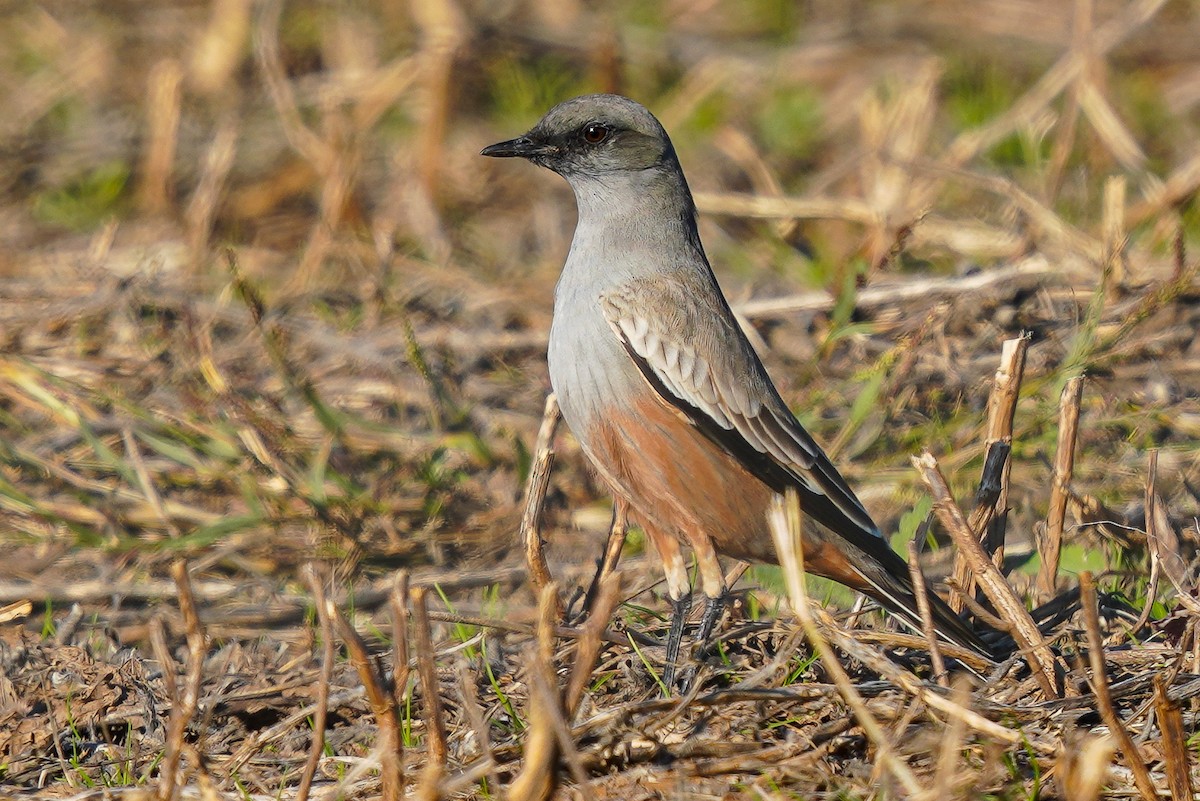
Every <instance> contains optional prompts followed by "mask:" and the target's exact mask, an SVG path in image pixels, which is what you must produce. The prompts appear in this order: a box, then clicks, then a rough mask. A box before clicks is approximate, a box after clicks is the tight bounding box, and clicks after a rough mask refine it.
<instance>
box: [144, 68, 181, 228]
mask: <svg viewBox="0 0 1200 801" xmlns="http://www.w3.org/2000/svg"><path fill="white" fill-rule="evenodd" d="M147 82H148V84H149V86H147V90H148V92H147V101H146V115H147V117H148V119H147V120H146V123H147V127H148V128H149V137H148V138H149V142H148V143H147V145H146V148H145V150H144V151H143V152H144V156H143V159H142V183H141V186H140V187H139V188H138V204H139V205H140V206H141V207H142V210H143V211H145V212H147V213H149V214H164V213H166V212H167V211H168V210H169V208H170V203H171V167H172V165H173V164H174V163H175V147H176V142H177V139H178V135H179V107H180V101H181V97H182V92H181V91H180V86H181V84H182V83H183V67H182V66H180V64H179V62H178V61H176V60H175V59H173V58H165V59H163V60H162V61H160V62H158V63H157V64H155V65H154V67H152V68H151V70H150V76H149V78H148V79H147Z"/></svg>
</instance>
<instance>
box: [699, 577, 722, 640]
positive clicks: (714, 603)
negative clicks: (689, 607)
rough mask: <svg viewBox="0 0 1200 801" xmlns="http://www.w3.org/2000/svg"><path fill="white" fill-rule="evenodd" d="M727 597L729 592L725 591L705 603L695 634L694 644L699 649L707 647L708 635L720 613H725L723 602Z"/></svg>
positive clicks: (719, 617)
mask: <svg viewBox="0 0 1200 801" xmlns="http://www.w3.org/2000/svg"><path fill="white" fill-rule="evenodd" d="M728 597H729V591H728V590H726V591H725V592H723V593H721V594H720V595H719V596H717V597H716V598H709V599H708V600H707V601H705V603H704V617H702V618H700V630H699V631H697V632H696V644H697V645H699V646H700V647H701V648H704V646H706V645H708V638H709V635H711V634H712V630H713V627H714V626H715V625H717V621H718V620H720V619H721V613H722V612H724V611H725V601H726V600H727V599H728Z"/></svg>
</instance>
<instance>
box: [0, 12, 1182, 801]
mask: <svg viewBox="0 0 1200 801" xmlns="http://www.w3.org/2000/svg"><path fill="white" fill-rule="evenodd" d="M827 6H828V7H827ZM1198 28H1200V16H1197V13H1196V11H1195V9H1193V8H1192V7H1190V6H1187V5H1185V4H1172V3H1166V2H1163V1H1162V0H1132V2H1126V3H1116V2H1112V3H1109V2H1100V1H1099V0H1078V2H1075V3H1074V4H1060V5H1059V6H1053V7H1049V8H1048V7H1047V4H1043V3H1032V2H1030V3H1025V2H983V3H965V2H936V3H925V4H921V5H920V6H919V9H914V8H909V7H906V6H903V5H901V4H892V3H877V4H870V5H869V6H866V7H859V6H857V5H854V4H850V5H847V6H846V7H845V8H843V7H841V6H840V5H838V4H833V5H828V4H816V5H815V6H812V7H811V8H809V7H805V8H804V9H801V8H799V7H796V6H794V5H793V4H791V3H784V2H770V1H768V2H760V1H758V0H755V2H751V1H750V0H741V1H740V2H735V1H734V0H730V1H729V2H716V3H708V4H701V5H700V6H699V7H693V4H681V5H680V4H670V3H668V4H664V5H663V6H662V7H659V8H657V9H654V10H652V11H651V10H647V9H642V10H640V11H635V10H634V9H633V8H629V9H618V8H613V9H605V10H593V9H589V8H585V7H583V6H580V5H576V4H554V3H543V2H518V3H509V4H493V3H475V4H471V3H465V2H463V3H454V2H450V0H437V1H436V2H422V3H414V4H411V6H410V7H408V8H399V9H398V8H395V7H393V6H392V5H390V4H378V5H377V6H376V5H375V4H360V5H358V6H355V7H353V8H350V7H345V8H338V7H335V6H328V5H325V6H320V5H308V4H299V3H288V4H283V3H280V2H268V3H265V4H262V5H253V4H251V3H249V2H248V0H217V2H214V3H212V4H209V5H202V4H155V3H148V4H135V5H133V6H126V5H121V4H114V5H112V6H111V7H108V6H106V7H105V8H103V9H100V8H96V9H91V10H88V11H83V10H81V9H79V8H76V7H74V6H71V7H60V6H59V5H58V4H54V3H51V4H44V5H42V6H37V7H30V8H26V9H21V10H17V11H14V12H12V13H11V14H10V15H9V19H8V21H7V23H6V25H5V26H4V29H3V30H0V42H2V43H0V86H2V87H3V91H4V92H5V94H6V95H7V96H8V97H9V98H10V101H11V102H10V103H8V104H7V106H6V114H5V118H4V119H3V120H0V175H3V176H4V177H3V179H0V180H2V181H3V183H2V184H0V238H2V241H3V243H4V245H3V247H0V275H2V276H3V278H2V282H0V300H2V302H0V543H3V546H4V547H5V549H6V550H7V551H8V558H7V559H6V560H5V561H4V563H3V566H2V567H0V664H2V665H3V671H2V673H0V785H3V787H4V790H5V791H6V792H10V793H12V794H14V795H30V796H40V797H71V798H86V797H110V796H135V797H143V796H146V797H149V796H151V795H153V796H155V797H157V798H160V799H164V801H169V799H172V798H264V799H265V798H306V797H307V798H312V797H320V798H336V797H383V798H389V799H391V798H401V797H419V798H448V797H473V798H507V799H530V798H543V797H547V796H548V795H551V794H558V795H560V796H564V797H571V798H575V797H579V798H607V797H621V798H624V799H626V800H627V801H629V800H630V799H638V798H653V797H693V796H696V797H721V798H723V797H734V796H746V797H753V798H760V797H761V798H786V797H796V798H813V797H830V798H833V797H839V798H867V797H874V798H893V797H895V798H900V797H905V798H928V799H941V798H980V797H991V798H999V799H1009V798H1012V799H1015V798H1062V799H1068V800H1069V801H1076V800H1077V799H1078V800H1079V801H1082V800H1083V799H1095V798H1098V797H1101V796H1104V797H1137V798H1143V799H1149V798H1154V797H1171V798H1175V799H1182V798H1191V797H1193V795H1194V792H1195V790H1194V789H1193V788H1194V786H1195V782H1196V779H1197V775H1196V774H1197V770H1196V767H1195V762H1196V754H1195V743H1194V740H1195V737H1194V732H1195V730H1196V728H1197V719H1196V715H1197V708H1198V707H1197V700H1196V699H1197V697H1198V696H1200V637H1197V636H1196V621H1197V620H1198V619H1200V614H1198V613H1200V606H1198V603H1200V602H1198V600H1197V594H1196V590H1195V587H1196V584H1195V571H1194V557H1195V554H1196V548H1197V543H1198V541H1200V540H1198V538H1200V534H1198V532H1197V524H1196V515H1197V510H1198V508H1200V497H1198V495H1197V490H1196V487H1197V486H1198V485H1200V460H1198V458H1197V454H1198V453H1200V411H1198V409H1200V405H1198V395H1197V387H1198V386H1200V337H1197V336H1196V330H1197V328H1198V327H1200V282H1198V281H1197V271H1198V267H1200V261H1198V260H1197V259H1196V257H1195V255H1194V254H1195V253H1196V252H1200V251H1198V248H1200V241H1198V240H1200V235H1198V229H1197V227H1196V220H1197V217H1196V207H1195V200H1194V195H1195V191H1196V188H1197V186H1200V168H1198V165H1200V150H1197V148H1196V144H1195V143H1196V142H1197V141H1198V137H1197V130H1196V125H1197V116H1196V115H1197V109H1198V108H1200V92H1198V91H1196V88H1195V87H1196V86H1197V85H1198V81H1200V44H1197V43H1198V42H1200V29H1198ZM781 32H785V33H783V34H781ZM606 89H617V90H621V91H625V92H627V93H630V94H633V95H636V96H638V97H639V99H641V100H643V101H645V102H646V103H647V104H648V105H649V106H651V107H652V108H653V109H654V110H655V111H656V112H658V113H659V114H660V116H661V118H662V119H663V121H664V123H665V124H666V126H667V128H668V129H669V130H670V131H672V133H673V135H674V138H675V142H676V146H677V148H678V149H679V151H680V155H681V160H682V162H683V165H684V167H685V169H686V170H687V172H688V175H689V178H690V179H691V182H692V185H693V188H694V189H695V190H696V195H697V201H698V204H699V206H700V208H701V213H702V226H703V230H702V233H703V235H704V237H705V241H706V243H707V245H708V247H709V251H710V256H711V257H712V260H713V262H714V264H716V265H717V268H718V272H719V273H720V274H721V278H722V281H723V283H724V284H725V286H726V289H727V291H728V292H729V294H730V296H731V299H732V300H733V302H734V305H735V307H736V309H737V311H738V312H739V314H740V315H741V316H742V319H743V321H744V323H745V324H746V325H747V326H748V327H749V330H750V333H751V336H752V337H753V338H754V339H755V341H756V344H757V345H758V346H760V348H761V350H762V352H763V354H764V358H765V359H766V361H767V363H768V367H769V368H770V369H771V371H772V373H773V375H774V376H776V378H777V380H778V382H779V384H780V387H781V389H782V390H783V391H784V395H785V397H786V398H788V399H789V401H791V402H793V403H794V405H795V406H796V408H797V410H798V413H799V414H800V415H801V419H802V421H803V422H804V423H805V425H806V426H808V427H809V429H810V430H812V431H813V432H814V434H815V435H816V436H817V438H818V439H819V440H820V441H822V442H823V443H826V444H827V445H828V446H829V450H830V453H831V455H833V456H834V458H835V460H836V461H837V462H838V464H839V466H840V467H841V468H842V469H843V470H844V472H845V474H846V475H847V477H848V479H849V480H850V481H851V483H852V484H853V485H854V486H855V487H856V488H857V489H859V491H860V494H861V495H862V496H863V498H864V500H865V501H866V502H867V504H868V506H870V507H871V509H872V512H873V513H875V515H876V517H877V519H879V521H880V522H881V523H882V524H883V525H884V527H885V529H887V530H890V531H895V532H897V540H896V544H897V546H898V547H900V548H904V547H908V548H909V551H910V554H911V555H912V562H913V565H914V570H916V571H918V574H919V573H920V571H922V570H923V571H924V577H925V580H927V581H929V582H931V583H933V584H934V585H935V586H938V587H948V588H949V598H950V600H951V602H952V603H954V604H956V606H957V608H965V609H967V610H968V611H969V612H971V613H972V614H974V615H975V616H976V618H977V619H979V620H980V621H982V625H983V626H985V627H990V628H993V629H996V630H997V632H998V633H997V635H996V637H997V642H998V643H1000V644H1007V645H1008V650H1010V651H1011V652H1012V656H1011V657H1010V658H1007V659H1005V660H1004V661H1003V662H1001V663H999V664H997V665H988V664H986V663H984V662H982V661H979V660H978V659H975V658H973V657H972V656H971V655H969V654H966V653H961V652H958V651H957V650H956V649H954V648H951V647H947V646H941V647H938V646H937V644H936V643H932V642H930V641H927V639H926V638H923V637H919V636H914V635H911V634H907V633H901V632H898V631H895V630H892V629H889V628H888V627H887V626H886V625H881V624H880V621H879V620H878V619H876V618H877V616H875V615H874V614H873V613H871V614H863V613H862V612H861V610H851V611H841V610H838V609H836V607H837V604H836V603H834V604H832V605H830V606H829V607H828V608H827V607H826V606H825V605H824V604H813V605H812V606H810V604H809V601H808V597H813V598H816V599H818V600H825V598H824V596H826V595H828V594H829V593H830V592H832V591H830V590H827V589H825V588H823V586H820V585H818V586H814V585H812V584H811V582H810V583H809V585H808V586H806V584H805V581H804V576H803V573H802V564H803V554H802V553H798V552H796V551H795V550H794V549H792V548H791V547H790V546H789V543H790V542H792V541H794V540H795V539H796V538H795V533H796V527H797V526H798V525H803V523H802V522H799V517H798V515H797V514H796V512H797V510H796V509H794V508H792V507H790V506H789V505H788V503H787V502H786V501H785V500H781V502H780V505H779V507H778V508H776V509H773V510H772V515H773V520H774V523H775V529H776V532H775V533H776V535H777V537H778V538H779V540H778V541H779V543H780V551H781V553H783V554H784V555H785V559H784V561H785V564H784V566H783V568H782V570H781V571H771V570H763V569H756V570H753V571H752V572H751V573H749V574H748V578H747V579H745V580H743V582H742V583H741V584H740V585H739V589H738V602H737V603H736V604H735V607H734V609H733V611H732V614H731V615H729V616H727V618H726V620H725V621H724V627H723V629H722V631H721V634H720V637H719V643H718V645H717V646H716V647H715V648H714V649H712V650H711V651H710V652H709V653H707V654H706V655H705V656H704V658H703V659H702V660H701V662H700V665H699V668H698V673H697V677H696V680H695V681H694V683H693V685H692V688H691V691H690V692H689V694H688V695H687V696H686V697H684V698H668V699H664V698H662V697H660V696H661V692H660V690H661V688H660V686H659V684H658V681H659V679H658V673H659V671H660V669H661V664H662V656H663V655H662V646H661V640H662V637H663V636H664V633H665V624H664V622H663V620H662V617H661V615H662V614H663V613H664V611H665V609H666V604H665V603H663V602H662V601H661V599H660V598H659V596H658V594H657V590H658V588H657V586H656V584H655V582H656V581H657V580H658V570H657V569H656V568H655V566H654V559H653V557H652V555H647V554H644V553H643V552H642V547H643V546H642V543H641V541H640V539H639V538H638V537H637V536H636V532H635V534H634V536H632V537H631V538H630V540H629V542H628V543H626V544H625V548H624V550H625V555H624V558H623V560H622V564H621V570H620V573H619V574H617V575H616V576H613V577H610V578H608V579H606V580H604V581H602V582H600V583H598V584H596V585H595V587H594V589H593V592H592V593H590V597H589V598H588V605H589V607H590V608H591V609H592V610H593V614H592V615H591V616H590V617H589V618H587V619H581V618H580V617H579V615H578V611H579V609H580V607H581V605H582V601H583V599H582V597H581V596H582V595H583V591H584V589H585V588H586V587H587V586H588V584H589V582H590V581H591V579H592V574H593V571H594V567H595V562H596V560H597V559H599V558H600V557H601V554H602V541H603V539H604V535H605V533H606V532H607V531H608V529H609V518H608V510H607V507H606V506H605V505H604V503H603V501H602V499H600V495H599V493H598V490H597V487H596V484H595V482H594V481H593V480H592V478H591V477H590V475H589V474H588V472H587V470H586V469H585V467H584V465H583V463H582V459H581V457H580V454H579V453H578V450H577V448H576V446H575V445H574V444H573V441H572V440H571V439H570V437H569V435H567V434H566V433H565V432H562V431H559V432H558V434H557V436H555V433H554V428H553V416H552V415H549V414H548V415H547V416H546V417H545V419H543V414H542V410H543V407H544V401H545V392H546V384H545V378H544V363H543V358H544V357H543V353H544V346H545V337H546V332H547V324H548V320H549V309H550V287H551V286H552V283H553V281H554V277H555V273H556V271H557V268H558V266H559V264H560V263H561V259H562V256H563V253H564V251H565V247H566V245H567V243H568V241H569V236H570V231H571V224H572V212H571V204H570V200H569V196H568V195H567V194H566V192H565V190H564V188H563V187H561V186H560V185H558V184H557V183H555V182H554V180H553V178H552V177H548V176H544V175H540V174H536V173H535V172H534V171H532V170H529V171H525V172H521V171H519V170H518V171H511V173H510V172H509V171H506V173H505V175H504V176H503V177H501V176H500V175H499V174H496V173H492V172H491V170H492V169H493V166H492V165H490V164H488V163H486V162H485V161H484V160H482V159H477V158H476V157H475V153H476V152H477V151H478V149H479V147H481V146H482V145H484V144H487V143H488V142H491V141H494V140H495V139H497V138H501V137H504V136H509V135H513V134H514V133H516V132H518V131H520V130H523V129H524V127H527V126H528V125H529V124H531V123H532V122H533V121H534V120H535V119H536V117H537V116H538V115H539V114H540V113H541V112H542V111H544V110H545V108H546V107H548V106H549V105H550V104H551V103H552V102H554V101H556V100H559V99H563V98H565V97H567V96H569V95H572V94H576V93H578V92H582V91H595V90H606ZM510 166H511V165H510ZM805 254H808V255H805ZM547 408H548V407H547ZM539 426H541V430H542V434H541V436H539V434H538V432H539ZM910 457H912V458H911V459H910ZM531 477H534V478H538V479H539V480H538V481H531ZM527 488H528V490H527ZM801 511H802V510H801ZM543 540H545V542H543ZM834 600H835V601H836V600H842V599H840V598H835V599H834ZM1031 607H1032V609H1031V611H1026V610H1027V609H1030V608H1031ZM943 664H944V665H948V666H949V668H948V669H946V670H943V668H942V667H940V666H939V665H943ZM964 668H965V669H964Z"/></svg>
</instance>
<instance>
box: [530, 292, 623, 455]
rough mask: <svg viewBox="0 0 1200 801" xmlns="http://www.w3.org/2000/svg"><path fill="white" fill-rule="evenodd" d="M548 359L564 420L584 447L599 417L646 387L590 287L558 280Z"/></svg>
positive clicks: (551, 377) (619, 406) (551, 378)
mask: <svg viewBox="0 0 1200 801" xmlns="http://www.w3.org/2000/svg"><path fill="white" fill-rule="evenodd" d="M564 277H566V276H564ZM547 361H548V363H549V368H550V384H551V385H552V386H553V387H554V392H555V394H556V395H558V404H559V407H560V408H561V409H562V415H563V419H564V420H566V422H567V425H568V426H570V428H571V431H572V433H574V434H575V436H576V438H578V439H579V440H580V441H581V442H582V443H583V445H584V447H585V449H586V448H587V442H586V441H585V440H586V436H587V429H588V427H589V426H590V424H591V422H592V421H593V420H595V419H596V418H597V416H602V415H607V414H611V413H612V412H613V411H614V409H619V408H624V407H626V406H627V405H628V404H629V402H630V401H631V400H632V399H633V396H634V394H635V393H637V392H639V391H644V390H645V379H643V378H642V376H641V374H640V373H639V372H638V370H637V366H636V365H635V364H634V363H633V361H632V360H631V359H630V358H629V355H628V354H627V353H626V352H625V349H624V347H623V346H622V345H621V343H620V341H619V340H618V339H617V336H616V334H614V333H613V331H612V329H611V328H610V327H609V325H608V321H607V320H605V319H604V315H603V313H602V312H601V308H600V302H599V294H598V293H596V292H595V291H594V287H573V286H571V285H570V284H569V283H568V282H566V281H560V283H559V286H558V290H557V291H556V293H555V299H554V319H553V322H552V323H551V326H550V348H549V351H548V353H547Z"/></svg>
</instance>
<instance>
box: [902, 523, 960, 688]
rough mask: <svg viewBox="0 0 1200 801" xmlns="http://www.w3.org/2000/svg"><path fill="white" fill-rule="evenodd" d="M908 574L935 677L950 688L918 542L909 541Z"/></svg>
mask: <svg viewBox="0 0 1200 801" xmlns="http://www.w3.org/2000/svg"><path fill="white" fill-rule="evenodd" d="M908 574H909V575H910V576H912V583H913V595H915V596H917V611H918V612H920V613H921V633H922V634H924V635H925V644H926V646H927V647H928V648H929V661H930V663H931V664H932V665H933V676H934V678H935V679H936V680H937V683H938V684H939V685H941V686H942V687H949V686H950V682H949V679H948V678H947V677H946V662H945V660H943V659H942V649H941V648H940V647H939V645H938V638H937V630H936V629H935V628H934V626H933V612H932V611H930V609H929V596H928V595H926V594H925V575H924V574H923V573H922V572H921V558H920V555H919V554H918V553H917V543H916V540H909V541H908Z"/></svg>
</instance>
